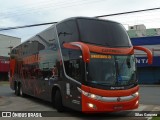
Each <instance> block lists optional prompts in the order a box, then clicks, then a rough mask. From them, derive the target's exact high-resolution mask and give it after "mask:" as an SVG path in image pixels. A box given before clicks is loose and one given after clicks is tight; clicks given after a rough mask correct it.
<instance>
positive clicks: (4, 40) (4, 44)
mask: <svg viewBox="0 0 160 120" xmlns="http://www.w3.org/2000/svg"><path fill="white" fill-rule="evenodd" d="M20 43H21V38H17V37H12V36H7V35H2V34H0V56H4V57H9V55H8V53H10V48H9V47H16V46H17V45H19V44H20Z"/></svg>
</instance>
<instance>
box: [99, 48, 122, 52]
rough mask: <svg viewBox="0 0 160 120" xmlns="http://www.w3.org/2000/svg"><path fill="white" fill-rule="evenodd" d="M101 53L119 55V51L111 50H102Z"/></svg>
mask: <svg viewBox="0 0 160 120" xmlns="http://www.w3.org/2000/svg"><path fill="white" fill-rule="evenodd" d="M102 52H103V53H109V52H112V53H121V51H119V50H112V49H102Z"/></svg>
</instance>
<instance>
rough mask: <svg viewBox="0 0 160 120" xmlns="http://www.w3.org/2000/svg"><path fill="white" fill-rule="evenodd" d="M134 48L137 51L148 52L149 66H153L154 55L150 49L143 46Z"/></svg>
mask: <svg viewBox="0 0 160 120" xmlns="http://www.w3.org/2000/svg"><path fill="white" fill-rule="evenodd" d="M133 48H134V49H136V50H142V51H144V52H146V53H147V57H148V64H152V62H153V55H152V52H151V51H150V50H149V49H148V48H145V47H141V46H134V47H133Z"/></svg>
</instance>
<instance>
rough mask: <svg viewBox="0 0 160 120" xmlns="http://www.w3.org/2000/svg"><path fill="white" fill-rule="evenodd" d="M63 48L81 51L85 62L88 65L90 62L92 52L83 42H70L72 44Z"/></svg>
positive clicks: (65, 44)
mask: <svg viewBox="0 0 160 120" xmlns="http://www.w3.org/2000/svg"><path fill="white" fill-rule="evenodd" d="M63 46H64V47H65V48H70V49H81V51H82V56H83V61H84V62H86V63H89V62H90V51H89V48H88V46H87V45H86V44H84V43H82V42H70V43H64V44H63Z"/></svg>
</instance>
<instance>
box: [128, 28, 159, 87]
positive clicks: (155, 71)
mask: <svg viewBox="0 0 160 120" xmlns="http://www.w3.org/2000/svg"><path fill="white" fill-rule="evenodd" d="M128 34H129V36H130V38H131V42H132V44H133V45H134V46H144V47H147V48H149V49H150V50H151V51H152V53H153V55H154V57H153V64H152V65H149V64H148V63H147V62H148V60H147V57H146V54H145V53H144V52H142V51H136V58H137V67H138V80H139V83H140V84H160V28H157V29H146V27H145V26H144V25H135V26H130V27H129V30H128Z"/></svg>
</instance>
